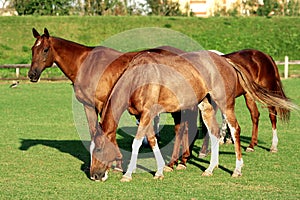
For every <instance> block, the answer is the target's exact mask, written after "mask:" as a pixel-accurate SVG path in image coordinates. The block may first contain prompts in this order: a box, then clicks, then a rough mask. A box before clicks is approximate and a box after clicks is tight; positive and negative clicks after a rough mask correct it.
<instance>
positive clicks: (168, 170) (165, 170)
mask: <svg viewBox="0 0 300 200" xmlns="http://www.w3.org/2000/svg"><path fill="white" fill-rule="evenodd" d="M172 171H173V168H172V167H169V166H168V165H166V166H164V172H172Z"/></svg>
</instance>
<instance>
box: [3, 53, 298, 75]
mask: <svg viewBox="0 0 300 200" xmlns="http://www.w3.org/2000/svg"><path fill="white" fill-rule="evenodd" d="M275 62H276V64H277V65H284V78H285V79H287V78H288V75H289V65H300V60H291V61H289V57H288V56H285V58H284V61H275ZM53 67H57V66H56V65H55V64H54V65H53ZM5 68H13V69H16V78H17V79H19V77H20V68H30V64H7V65H0V69H5ZM60 79H65V78H60ZM60 79H55V78H51V80H60Z"/></svg>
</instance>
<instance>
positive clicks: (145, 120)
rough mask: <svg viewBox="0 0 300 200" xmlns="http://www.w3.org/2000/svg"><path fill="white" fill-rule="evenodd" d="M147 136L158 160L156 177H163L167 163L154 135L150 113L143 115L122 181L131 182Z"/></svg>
mask: <svg viewBox="0 0 300 200" xmlns="http://www.w3.org/2000/svg"><path fill="white" fill-rule="evenodd" d="M144 136H147V138H148V141H149V144H150V146H151V147H152V150H153V153H154V156H155V159H156V162H157V172H156V173H155V177H154V178H158V179H162V178H163V168H164V165H165V162H164V159H163V157H162V155H161V152H160V150H159V147H158V143H157V140H156V138H155V135H154V130H153V126H152V123H151V120H150V117H149V114H148V113H147V114H144V115H142V116H141V120H140V124H139V127H138V131H137V134H136V136H135V138H134V140H133V143H132V153H131V159H130V162H129V165H128V169H127V171H126V173H125V174H124V175H123V177H122V179H121V182H129V181H131V180H132V177H131V176H132V172H133V171H134V170H135V169H136V165H137V157H138V152H139V149H140V147H141V145H142V142H143V137H144Z"/></svg>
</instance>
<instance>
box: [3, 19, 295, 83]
mask: <svg viewBox="0 0 300 200" xmlns="http://www.w3.org/2000/svg"><path fill="white" fill-rule="evenodd" d="M0 25H1V27H5V28H2V29H0V65H2V64H24V63H30V62H31V47H32V45H33V43H34V41H35V40H34V38H33V36H32V32H31V29H32V28H33V27H35V28H36V29H37V30H38V31H40V32H42V31H43V29H44V27H47V28H48V30H49V32H50V34H51V35H53V36H58V37H62V38H65V39H68V40H72V41H75V42H78V43H81V44H85V45H89V46H98V45H103V42H104V44H105V41H107V40H109V39H110V38H111V37H113V36H115V35H116V34H120V33H122V32H124V31H128V30H132V29H135V28H148V27H157V28H163V29H168V30H173V31H178V32H180V33H182V34H185V35H186V36H187V37H189V38H191V39H193V40H194V41H195V42H196V43H198V44H199V45H200V46H202V47H203V48H204V49H216V50H219V51H221V52H223V53H230V52H233V51H237V50H241V49H245V48H254V49H258V50H261V51H263V52H266V53H268V54H270V55H271V56H272V57H273V58H274V59H275V60H278V61H283V60H284V56H286V55H287V56H289V59H290V60H299V59H300V53H299V52H300V45H299V42H298V41H300V34H299V29H300V18H299V17H273V18H263V17H247V18H245V17H224V18H221V17H216V18H186V17H112V16H109V17H100V16H98V17H79V16H68V17H66V16H64V17H33V16H24V17H0ZM162 36H163V35H160V37H162ZM122 42H123V43H124V44H131V43H132V42H136V38H134V39H133V38H132V37H131V38H129V39H128V40H126V41H122ZM290 68H291V70H290V72H291V73H290V74H291V75H294V74H296V75H299V70H298V68H299V65H297V66H291V67H290ZM279 69H280V72H281V74H283V66H280V67H279ZM27 72H28V69H21V71H20V75H21V77H26V75H27ZM53 76H55V77H62V76H63V74H62V73H61V72H60V71H59V70H56V69H51V70H48V71H47V73H44V74H43V77H53ZM0 77H1V78H14V77H15V70H14V69H0Z"/></svg>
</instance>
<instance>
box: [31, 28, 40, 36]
mask: <svg viewBox="0 0 300 200" xmlns="http://www.w3.org/2000/svg"><path fill="white" fill-rule="evenodd" d="M32 34H33V37H35V38H38V37H40V34H39V32H37V30H35V28H32Z"/></svg>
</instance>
